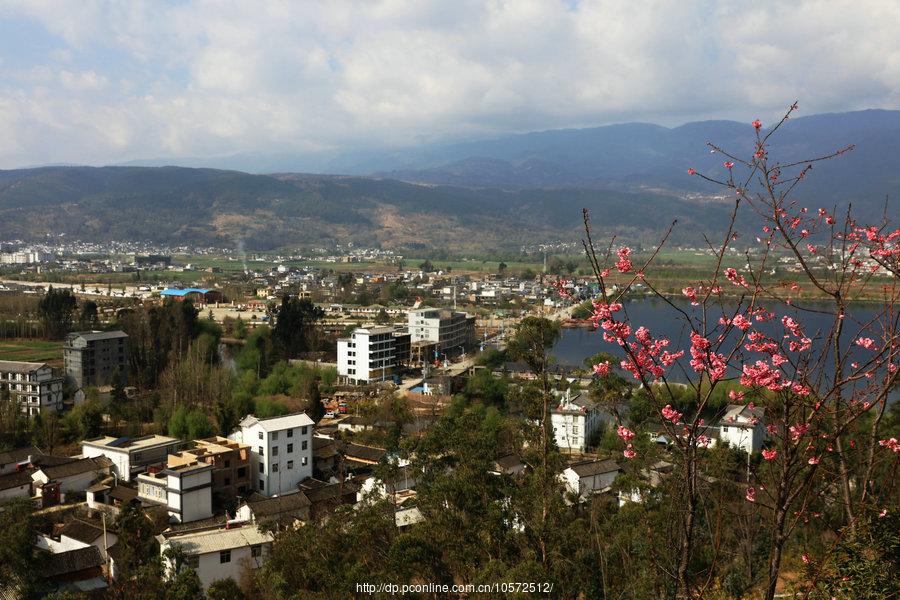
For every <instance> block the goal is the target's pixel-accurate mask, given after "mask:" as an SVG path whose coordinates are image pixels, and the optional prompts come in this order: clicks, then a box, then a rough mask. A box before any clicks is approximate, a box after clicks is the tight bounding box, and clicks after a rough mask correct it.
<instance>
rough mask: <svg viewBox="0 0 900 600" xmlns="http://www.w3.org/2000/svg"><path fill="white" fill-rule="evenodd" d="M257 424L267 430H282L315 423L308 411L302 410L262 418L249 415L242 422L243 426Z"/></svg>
mask: <svg viewBox="0 0 900 600" xmlns="http://www.w3.org/2000/svg"><path fill="white" fill-rule="evenodd" d="M256 424H259V426H260V427H262V428H263V430H265V431H281V430H282V429H290V428H292V427H304V426H308V425H315V423H313V420H312V419H310V418H309V416H308V415H307V414H306V413H302V412H300V413H294V414H291V415H282V416H280V417H269V418H267V419H260V418H259V417H255V416H253V415H247V416H246V417H244V419H243V420H242V421H241V423H240V425H241V427H253V426H254V425H256Z"/></svg>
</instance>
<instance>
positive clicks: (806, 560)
mask: <svg viewBox="0 0 900 600" xmlns="http://www.w3.org/2000/svg"><path fill="white" fill-rule="evenodd" d="M800 558H802V559H803V563H804V564H807V565H808V564H809V554H807V553H806V552H804V553H803V556H801V557H800Z"/></svg>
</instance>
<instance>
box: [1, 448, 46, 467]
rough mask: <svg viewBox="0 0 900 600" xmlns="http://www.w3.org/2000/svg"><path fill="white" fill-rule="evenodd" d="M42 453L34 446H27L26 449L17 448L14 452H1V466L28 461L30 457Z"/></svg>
mask: <svg viewBox="0 0 900 600" xmlns="http://www.w3.org/2000/svg"><path fill="white" fill-rule="evenodd" d="M40 453H41V451H40V450H38V449H37V448H35V447H34V446H25V447H24V448H15V449H13V450H7V451H6V452H0V465H8V464H12V463H19V462H22V461H24V460H27V459H28V457H29V456H37V455H38V454H40Z"/></svg>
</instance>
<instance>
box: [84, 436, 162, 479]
mask: <svg viewBox="0 0 900 600" xmlns="http://www.w3.org/2000/svg"><path fill="white" fill-rule="evenodd" d="M179 443H180V442H179V441H178V440H177V439H175V438H172V437H167V436H164V435H145V436H143V437H139V438H128V437H121V438H114V437H111V436H108V435H107V436H103V437H99V438H97V439H94V440H84V441H83V442H81V454H82V456H84V457H85V458H91V457H94V456H105V457H107V458H108V459H109V460H111V461H112V463H113V464H112V469H113V473H114V474H115V476H116V477H118V478H119V479H121V480H122V481H131V478H132V477H133V476H134V475H137V474H138V473H140V472H142V471H144V470H145V469H146V468H147V467H149V466H151V465H158V464H163V463H165V462H166V457H167V456H168V455H169V454H171V453H173V452H175V450H176V449H177V448H178V444H179Z"/></svg>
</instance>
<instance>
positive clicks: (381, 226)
mask: <svg viewBox="0 0 900 600" xmlns="http://www.w3.org/2000/svg"><path fill="white" fill-rule="evenodd" d="M582 207H587V208H590V209H591V210H592V213H593V215H594V222H595V226H596V229H597V231H598V234H599V233H603V234H607V233H609V234H611V233H616V234H618V235H620V236H625V237H627V238H630V239H636V240H639V239H644V238H647V237H648V236H654V237H655V235H656V234H657V233H658V231H659V230H661V229H662V228H664V227H666V226H668V224H669V223H670V222H671V220H672V219H673V218H676V217H677V218H679V219H680V221H681V223H682V225H683V226H682V227H680V228H679V230H678V233H677V234H676V239H682V240H686V239H691V240H696V239H697V236H696V234H697V232H698V231H701V230H715V229H718V228H720V227H721V226H722V224H723V223H724V222H725V219H726V217H727V210H726V208H727V207H725V206H722V205H720V204H717V203H714V202H705V203H704V202H699V201H693V200H685V199H681V198H678V197H676V196H672V195H666V194H650V193H630V192H622V191H610V190H598V189H574V188H556V189H534V188H533V189H521V190H502V189H499V188H482V189H474V188H463V187H451V186H432V185H421V184H410V183H403V182H399V181H394V180H388V179H377V178H364V177H343V176H322V175H303V174H293V173H292V174H277V175H251V174H247V173H241V172H237V171H221V170H213V169H188V168H182V167H158V168H153V167H100V168H94V167H44V168H39V169H27V170H17V171H2V172H0V239H2V238H6V239H9V238H21V237H26V238H32V239H38V238H41V237H43V236H45V235H47V234H55V233H66V234H67V235H68V236H70V237H73V238H78V239H84V240H114V239H120V240H121V239H135V240H148V241H156V242H163V243H168V244H214V245H218V246H232V245H237V243H238V242H239V241H242V242H243V243H244V244H245V245H246V246H247V247H248V248H260V249H264V248H278V247H285V246H310V245H312V244H319V243H323V242H324V243H327V242H329V241H336V242H347V241H351V240H352V241H354V242H356V243H358V244H365V245H380V246H383V247H394V248H420V247H433V248H451V249H456V250H461V249H470V250H471V249H486V248H500V247H503V248H514V247H517V246H519V245H521V244H533V243H535V242H542V241H551V240H559V239H565V240H572V239H577V235H578V232H579V230H580V227H581V208H582Z"/></svg>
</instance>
